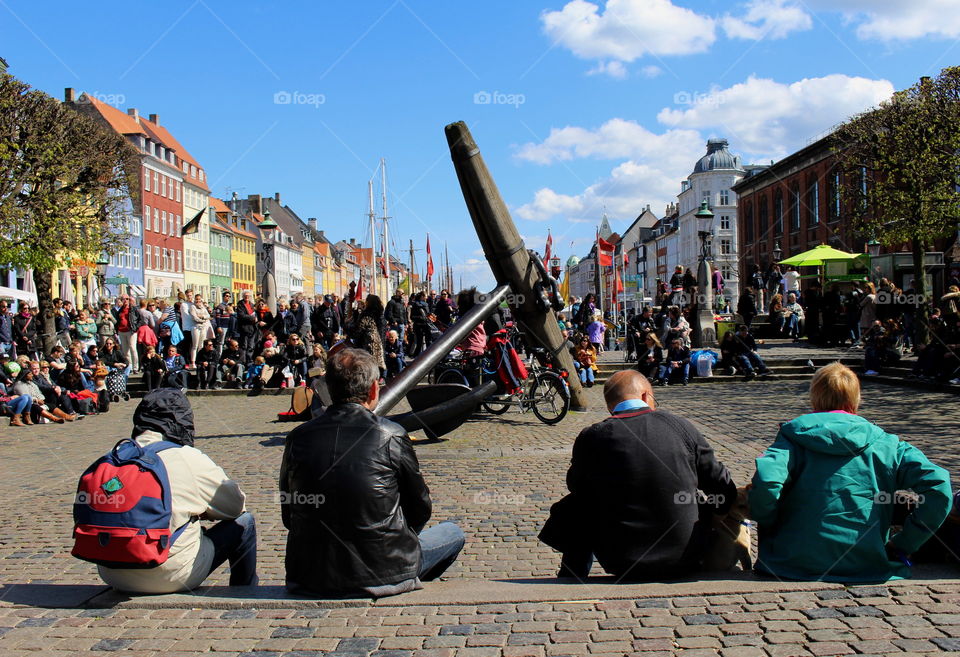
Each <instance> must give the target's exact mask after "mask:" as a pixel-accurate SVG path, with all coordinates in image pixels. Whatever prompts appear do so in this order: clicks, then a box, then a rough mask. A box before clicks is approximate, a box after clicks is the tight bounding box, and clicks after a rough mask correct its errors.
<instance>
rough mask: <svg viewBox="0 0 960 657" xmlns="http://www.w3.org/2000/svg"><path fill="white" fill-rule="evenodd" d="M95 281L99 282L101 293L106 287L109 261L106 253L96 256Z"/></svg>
mask: <svg viewBox="0 0 960 657" xmlns="http://www.w3.org/2000/svg"><path fill="white" fill-rule="evenodd" d="M96 264H97V280H98V282H99V286H100V291H101V292H103V290H104V288H105V287H106V285H107V265H109V264H110V259H109V258H107V254H106V253H101V254H100V255H98V256H97V263H96Z"/></svg>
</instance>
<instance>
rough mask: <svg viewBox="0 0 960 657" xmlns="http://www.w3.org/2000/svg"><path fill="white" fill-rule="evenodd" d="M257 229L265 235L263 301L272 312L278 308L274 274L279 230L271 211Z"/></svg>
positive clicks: (266, 212) (264, 214)
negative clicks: (274, 242) (276, 239)
mask: <svg viewBox="0 0 960 657" xmlns="http://www.w3.org/2000/svg"><path fill="white" fill-rule="evenodd" d="M257 228H259V229H260V232H261V233H262V235H263V239H262V244H263V284H262V289H263V300H264V301H266V302H267V308H270V310H271V312H273V311H274V310H276V308H277V281H276V279H275V278H274V274H273V231H275V230H276V229H277V222H275V221H274V220H273V219H271V218H270V210H265V211H264V213H263V221H261V222H260V223H259V224H258V226H257Z"/></svg>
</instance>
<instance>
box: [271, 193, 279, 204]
mask: <svg viewBox="0 0 960 657" xmlns="http://www.w3.org/2000/svg"><path fill="white" fill-rule="evenodd" d="M273 200H274V201H276V202H277V203H279V202H280V192H274V193H273Z"/></svg>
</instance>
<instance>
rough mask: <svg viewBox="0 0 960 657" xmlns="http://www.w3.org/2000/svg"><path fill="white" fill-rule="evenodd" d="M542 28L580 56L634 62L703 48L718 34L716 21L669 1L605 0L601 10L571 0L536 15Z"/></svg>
mask: <svg viewBox="0 0 960 657" xmlns="http://www.w3.org/2000/svg"><path fill="white" fill-rule="evenodd" d="M540 20H541V21H542V23H543V29H544V32H546V34H547V36H549V37H550V38H551V40H552V41H553V42H554V43H558V44H560V45H562V46H564V47H565V48H567V49H569V50H570V51H572V52H573V54H575V55H576V56H577V57H580V58H582V59H601V60H615V61H619V62H632V61H634V60H636V59H639V58H641V57H643V56H645V55H658V56H659V55H688V54H691V53H698V52H705V51H707V50H708V49H709V48H710V46H711V45H712V44H713V42H714V40H715V39H716V34H715V25H714V20H713V19H712V18H710V17H708V16H703V15H701V14H698V13H696V12H695V11H692V10H690V9H686V8H684V7H677V6H676V5H674V4H673V3H671V2H670V0H608V2H607V4H606V6H605V7H604V8H603V9H601V8H600V6H599V5H597V4H594V3H592V2H587V1H586V0H571V2H568V3H567V4H566V5H564V7H563V9H561V10H559V11H545V12H543V14H541V16H540Z"/></svg>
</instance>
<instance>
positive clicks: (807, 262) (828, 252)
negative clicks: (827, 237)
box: [780, 244, 863, 267]
mask: <svg viewBox="0 0 960 657" xmlns="http://www.w3.org/2000/svg"><path fill="white" fill-rule="evenodd" d="M861 255H863V254H862V253H847V252H846V251H840V250H839V249H835V248H833V247H832V246H829V245H827V244H821V245H819V246H815V247H813V248H812V249H810V250H809V251H804V252H803V253H798V254H797V255H795V256H793V257H791V258H787V259H786V260H781V261H780V264H781V265H793V266H794V267H811V266H819V265H822V264H823V263H824V262H825V261H831V260H853V259H854V258H857V257H859V256H861Z"/></svg>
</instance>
